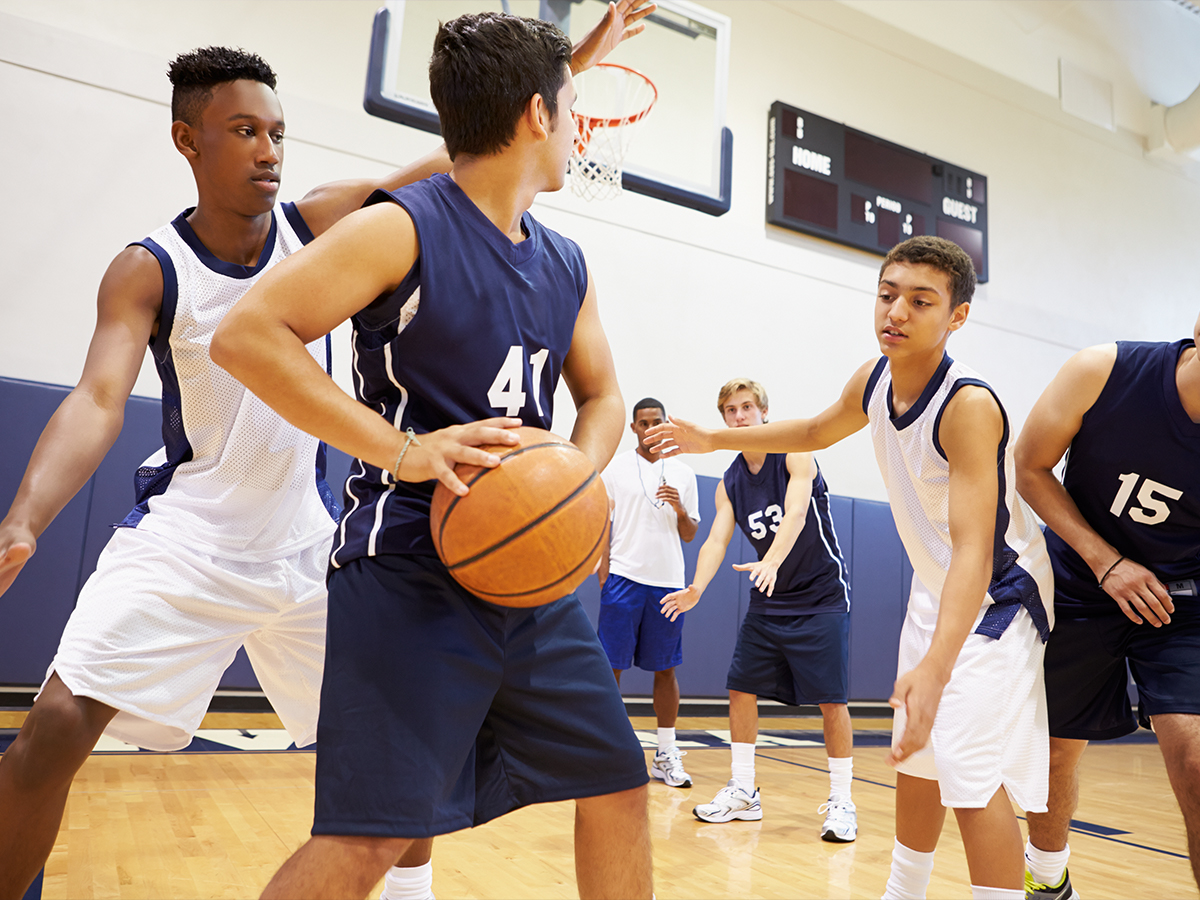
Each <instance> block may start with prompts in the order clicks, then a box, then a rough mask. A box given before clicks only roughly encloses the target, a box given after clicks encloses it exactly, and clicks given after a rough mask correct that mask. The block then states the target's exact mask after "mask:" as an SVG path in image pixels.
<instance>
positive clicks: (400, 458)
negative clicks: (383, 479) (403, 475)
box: [392, 425, 421, 481]
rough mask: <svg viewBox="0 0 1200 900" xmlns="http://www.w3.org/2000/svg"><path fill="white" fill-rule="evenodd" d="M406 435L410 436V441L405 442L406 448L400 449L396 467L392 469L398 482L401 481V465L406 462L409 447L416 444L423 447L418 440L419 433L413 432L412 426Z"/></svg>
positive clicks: (393, 475)
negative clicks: (405, 456) (405, 457)
mask: <svg viewBox="0 0 1200 900" xmlns="http://www.w3.org/2000/svg"><path fill="white" fill-rule="evenodd" d="M404 433H405V434H406V435H408V439H407V440H406V441H405V442H404V446H403V447H401V448H400V455H399V456H397V457H396V465H395V467H394V468H393V469H392V478H394V479H395V480H396V481H399V480H400V463H402V462H404V454H405V453H407V452H408V447H409V445H410V444H416V445H417V446H418V447H420V446H421V442H420V441H419V440H417V433H416V432H415V431H413V430H412V426H411V425H409V426H408V430H407V431H406V432H404Z"/></svg>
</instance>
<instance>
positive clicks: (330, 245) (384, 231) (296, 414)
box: [210, 203, 520, 494]
mask: <svg viewBox="0 0 1200 900" xmlns="http://www.w3.org/2000/svg"><path fill="white" fill-rule="evenodd" d="M417 254H418V245H417V235H416V228H415V227H414V225H413V222H412V219H411V218H410V217H409V215H408V213H406V212H405V211H404V210H403V209H402V208H401V207H400V206H398V205H397V204H394V203H381V204H378V205H376V206H371V207H368V208H367V209H363V210H359V211H358V212H355V213H353V214H352V215H349V216H347V217H346V218H345V219H343V220H342V221H341V222H338V223H337V224H336V225H334V226H333V227H332V228H330V229H329V231H328V232H326V233H325V234H324V235H322V236H321V237H320V238H318V239H317V240H315V241H313V242H312V244H310V245H309V246H308V247H306V248H305V249H304V250H302V251H301V252H299V253H296V254H293V255H292V256H290V257H288V258H287V259H285V260H283V261H282V262H280V263H279V264H278V265H276V266H275V267H274V268H272V269H271V270H270V271H268V272H267V273H266V274H265V275H264V276H263V278H262V280H260V281H259V282H258V284H256V285H255V286H254V287H253V288H252V289H251V290H250V291H249V292H247V294H246V296H244V297H243V298H242V299H241V300H239V301H238V303H237V305H235V306H234V308H233V309H232V310H230V311H229V313H227V314H226V316H225V318H224V320H222V322H221V324H220V325H219V326H218V327H217V330H216V333H215V334H214V335H213V340H212V347H211V351H210V352H211V354H212V358H213V362H215V363H216V364H217V365H219V366H221V367H222V368H224V369H225V370H226V371H228V372H229V373H230V374H231V375H233V376H234V377H235V378H237V379H238V380H239V381H241V382H242V383H243V384H244V385H246V387H248V388H249V389H250V390H251V391H252V392H253V393H254V394H256V395H257V396H258V397H259V398H260V399H261V400H262V401H263V402H264V403H266V404H267V405H268V406H270V407H271V408H272V409H274V410H275V411H276V412H278V413H279V414H280V415H281V416H283V418H284V419H286V420H287V421H288V422H290V423H291V424H293V425H295V426H296V427H297V428H299V429H301V430H302V431H307V432H308V433H309V434H312V435H314V436H315V437H318V438H320V439H321V440H324V441H326V442H328V443H330V444H332V445H333V446H335V447H338V448H339V449H341V450H343V451H345V452H346V453H349V454H350V455H351V456H355V457H358V458H359V459H362V460H365V461H366V462H368V463H371V464H372V465H375V466H378V467H379V468H381V469H383V470H385V471H388V472H392V471H394V470H395V468H396V461H397V458H398V457H399V455H400V451H401V450H402V449H403V448H404V446H405V443H406V437H405V435H404V434H403V433H401V432H399V431H397V429H396V428H395V427H394V426H393V425H392V424H391V423H390V422H388V421H386V420H385V419H384V418H383V417H382V416H380V415H379V414H378V413H376V412H374V411H373V410H371V409H369V408H367V407H366V406H363V405H362V404H360V403H359V402H358V401H356V400H355V399H354V398H352V397H350V396H349V395H348V394H346V393H344V392H343V391H342V390H341V388H339V387H338V386H337V385H336V384H335V383H334V382H333V380H332V379H331V378H330V377H329V376H328V375H327V374H326V373H325V370H324V369H323V368H322V367H321V366H320V364H319V363H317V362H316V360H315V359H313V357H312V356H311V355H310V354H309V352H308V351H307V350H306V349H305V346H304V345H305V344H307V343H309V342H310V341H314V340H316V339H317V338H319V337H322V336H323V335H326V334H328V333H329V332H330V331H332V330H333V329H334V328H336V327H337V326H338V325H340V324H341V323H342V322H344V321H345V320H346V319H348V318H350V317H351V316H352V315H354V314H355V313H356V312H358V311H359V310H361V309H363V308H364V307H366V306H367V305H368V304H370V303H371V302H372V301H373V300H374V299H375V298H377V297H379V296H380V295H382V294H388V293H391V292H392V291H394V290H395V289H396V288H397V287H398V286H399V285H400V282H401V281H402V280H403V278H404V276H405V275H406V274H407V273H408V270H409V269H410V268H412V265H413V263H414V262H415V261H416V259H417ZM519 424H520V421H519V420H517V419H506V418H497V419H487V420H484V421H482V422H475V423H471V424H468V425H456V426H452V427H450V428H443V429H440V430H438V431H435V432H431V433H430V434H428V435H421V436H420V438H419V440H420V444H417V443H416V442H413V443H412V444H411V445H410V446H409V447H408V449H407V451H406V452H405V455H404V461H403V465H402V466H401V467H400V471H399V477H400V479H401V480H403V481H427V480H429V479H431V478H437V479H439V480H440V481H442V482H443V483H444V484H445V485H446V486H447V487H449V488H450V489H451V490H453V491H455V492H456V493H458V494H465V493H466V486H465V485H463V483H462V482H461V481H460V480H459V479H458V478H457V477H456V476H455V475H454V471H453V468H452V467H453V465H454V464H455V463H460V462H463V463H470V464H472V465H479V466H495V465H497V464H498V463H499V457H497V456H496V455H495V454H492V453H486V452H484V451H483V450H480V449H478V447H477V446H476V445H479V444H515V443H516V442H517V438H516V435H515V434H513V433H511V432H506V431H505V430H504V428H505V427H511V426H516V425H519Z"/></svg>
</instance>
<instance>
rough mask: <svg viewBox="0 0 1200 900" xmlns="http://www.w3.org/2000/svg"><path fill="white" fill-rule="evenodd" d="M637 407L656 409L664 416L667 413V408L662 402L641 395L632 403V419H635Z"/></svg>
mask: <svg viewBox="0 0 1200 900" xmlns="http://www.w3.org/2000/svg"><path fill="white" fill-rule="evenodd" d="M639 409H657V410H658V411H659V412H661V413H662V414H663V415H664V416H665V415H666V414H667V408H666V407H665V406H663V405H662V402H661V401H659V400H655V399H654V398H653V397H643V398H642V399H641V400H639V401H638V402H637V403H635V404H633V420H634V421H635V422H636V421H637V414H638V410H639Z"/></svg>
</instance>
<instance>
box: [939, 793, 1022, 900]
mask: <svg viewBox="0 0 1200 900" xmlns="http://www.w3.org/2000/svg"><path fill="white" fill-rule="evenodd" d="M954 817H955V818H956V819H957V820H958V830H959V833H961V834H962V840H963V849H964V851H966V855H967V868H968V869H969V870H970V872H971V888H972V890H973V891H974V889H975V888H977V887H979V888H1000V889H1002V890H1006V891H1012V892H1014V893H1013V894H1012V896H1013V897H1014V898H1015V897H1023V896H1024V893H1025V860H1024V857H1023V856H1022V854H1021V826H1020V825H1018V824H1017V816H1016V813H1014V812H1013V808H1012V803H1011V802H1010V801H1009V799H1008V794H1007V793H1006V792H1005V790H1004V788H999V789H998V790H997V791H996V793H995V794H994V795H993V796H992V799H991V800H990V801H989V802H988V805H987V806H985V807H983V808H982V809H965V808H962V807H959V808H956V809H955V810H954Z"/></svg>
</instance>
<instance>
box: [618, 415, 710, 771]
mask: <svg viewBox="0 0 1200 900" xmlns="http://www.w3.org/2000/svg"><path fill="white" fill-rule="evenodd" d="M665 415H666V414H665V412H664V411H663V405H662V403H661V402H660V401H658V400H655V399H653V398H652V397H646V398H645V399H643V400H639V401H638V403H637V405H636V406H634V408H633V421H632V422H631V423H630V425H629V428H630V430H631V431H632V432H633V433H634V434H635V435H637V446H635V447H634V448H633V449H632V450H630V451H629V452H627V453H622V454H621V455H620V456H618V457H616V458H615V459H613V461H612V462H611V463H609V464H608V466H607V467H606V468H605V469H604V473H603V477H604V487H605V488H606V489H607V491H608V498H609V503H610V505H612V507H613V519H612V532H611V540H610V542H609V546H608V547H606V548H605V551H604V556H603V557H602V558H601V561H600V620H599V622H598V623H597V625H596V630H597V632H598V633H599V636H600V643H601V644H603V645H604V652H605V653H607V654H608V661H609V663H610V664H611V665H612V668H613V675H615V676H616V678H617V684H620V683H621V672H622V671H623V670H625V669H628V668H629V667H630V666H631V665H637V667H638V668H640V669H645V670H648V671H651V672H653V673H654V715H655V716H656V717H657V719H658V723H657V724H658V750H657V752H656V753H655V754H654V759H653V760H652V761H651V766H650V774H651V775H653V776H654V777H655V778H657V779H659V780H660V781H662V782H663V783H664V784H666V785H668V786H670V787H679V788H687V787H691V786H692V777H691V776H690V775H688V773H687V772H686V771H684V768H683V755H684V753H683V751H682V750H680V749H679V748H678V747H677V746H675V720H676V719H677V718H678V717H679V682H678V680H677V679H676V678H675V667H676V666H678V665H679V664H680V663H682V662H683V618H682V617H680V618H679V619H678V620H677V621H668V620H666V619H664V618H663V617H662V616H661V615H660V614H659V602H660V601H661V600H662V598H663V597H664V596H665V595H666V594H668V593H670V592H671V591H672V590H677V589H678V588H681V587H683V583H684V582H683V575H684V572H683V548H682V547H681V546H680V543H679V542H680V541H684V542H689V541H691V540H692V539H693V538H694V537H695V536H696V526H697V525H698V524H699V522H700V498H699V493H698V491H697V489H696V473H695V472H693V471H692V469H691V467H690V466H688V465H685V464H684V463H682V462H680V461H679V460H677V459H662V458H661V457H660V456H659V455H658V454H656V453H655V452H654V451H653V450H651V449H650V448H649V447H647V446H646V445H645V444H644V443H643V442H642V439H643V438H644V437H645V436H646V429H648V428H651V427H653V426H655V425H659V424H661V423H662V422H663V421H664V417H665Z"/></svg>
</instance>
